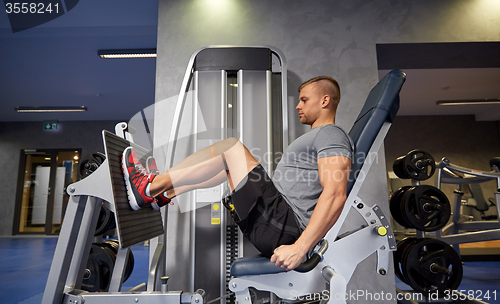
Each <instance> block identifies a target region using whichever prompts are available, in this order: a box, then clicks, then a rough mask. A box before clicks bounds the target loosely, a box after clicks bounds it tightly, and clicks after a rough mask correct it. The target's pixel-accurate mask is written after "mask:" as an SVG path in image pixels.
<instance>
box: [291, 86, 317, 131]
mask: <svg viewBox="0 0 500 304" xmlns="http://www.w3.org/2000/svg"><path fill="white" fill-rule="evenodd" d="M318 91H319V90H318V88H317V85H316V83H311V84H308V85H306V86H305V87H303V88H302V90H300V95H299V103H298V104H297V106H296V107H295V109H296V110H297V111H298V112H299V117H300V122H301V123H303V124H306V125H312V124H313V123H314V122H315V121H316V120H317V119H318V118H319V114H320V112H321V94H319V92H318Z"/></svg>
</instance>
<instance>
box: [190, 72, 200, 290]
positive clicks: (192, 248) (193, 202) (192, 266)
mask: <svg viewBox="0 0 500 304" xmlns="http://www.w3.org/2000/svg"><path fill="white" fill-rule="evenodd" d="M199 84H200V80H199V72H194V73H193V91H194V92H195V93H194V96H193V97H194V98H193V99H194V100H193V130H194V134H193V150H194V151H193V152H196V151H197V150H198V132H199V130H198V105H199V99H198V94H199V93H200V87H199ZM192 197H193V199H192V200H191V208H190V210H191V220H190V222H189V225H190V238H189V250H190V252H189V290H190V291H194V280H195V261H196V200H197V193H196V191H193V196H192Z"/></svg>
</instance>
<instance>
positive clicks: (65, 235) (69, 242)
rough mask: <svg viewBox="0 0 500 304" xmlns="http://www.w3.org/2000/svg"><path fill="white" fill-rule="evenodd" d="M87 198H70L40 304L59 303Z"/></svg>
mask: <svg viewBox="0 0 500 304" xmlns="http://www.w3.org/2000/svg"><path fill="white" fill-rule="evenodd" d="M86 201H87V196H80V197H75V196H71V197H70V199H69V202H68V207H67V209H66V214H65V216H64V221H63V224H62V227H61V232H60V233H59V239H58V240H57V245H56V250H55V252H54V258H53V259H52V265H51V266H50V271H49V276H48V279H47V284H46V286H45V292H44V293H43V298H42V304H53V303H61V302H62V300H63V292H64V284H65V282H66V277H67V274H68V270H69V267H70V264H71V258H72V256H73V252H74V248H75V244H76V239H77V236H78V230H79V228H80V223H81V221H82V217H83V212H84V210H85V202H86Z"/></svg>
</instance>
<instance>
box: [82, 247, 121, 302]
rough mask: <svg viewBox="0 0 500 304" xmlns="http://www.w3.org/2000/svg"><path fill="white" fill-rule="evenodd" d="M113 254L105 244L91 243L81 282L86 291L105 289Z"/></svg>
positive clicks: (107, 285)
mask: <svg viewBox="0 0 500 304" xmlns="http://www.w3.org/2000/svg"><path fill="white" fill-rule="evenodd" d="M115 259H116V258H115V255H114V254H113V252H112V251H111V250H110V249H109V248H107V247H106V246H102V245H101V244H92V246H91V248H90V253H89V259H88V260H87V266H86V269H85V274H84V277H83V282H82V289H83V290H86V291H91V292H96V291H107V290H108V288H109V283H110V282H111V274H112V271H113V267H114V265H115Z"/></svg>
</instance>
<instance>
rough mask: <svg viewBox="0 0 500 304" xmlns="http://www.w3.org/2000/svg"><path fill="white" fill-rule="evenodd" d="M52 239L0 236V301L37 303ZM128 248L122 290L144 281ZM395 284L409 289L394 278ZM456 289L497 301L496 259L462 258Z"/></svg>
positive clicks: (139, 258) (138, 259) (143, 249)
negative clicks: (129, 266) (130, 265)
mask: <svg viewBox="0 0 500 304" xmlns="http://www.w3.org/2000/svg"><path fill="white" fill-rule="evenodd" d="M56 243H57V239H56V238H0V257H1V260H0V299H1V300H0V301H1V303H7V304H40V302H41V301H42V296H43V292H44V290H45V284H46V281H47V276H48V274H49V270H50V265H51V263H52V257H53V254H54V250H55V247H56ZM132 252H133V253H134V271H133V272H132V274H131V276H130V277H129V279H128V280H127V281H126V282H125V283H124V284H123V287H122V290H123V291H126V290H129V289H131V288H132V287H135V286H137V285H139V284H141V283H145V282H147V277H148V263H149V262H148V260H149V247H147V246H143V245H137V246H133V247H132ZM396 287H398V288H400V289H402V290H409V289H410V288H409V287H408V286H407V285H406V284H404V283H402V282H401V281H399V280H398V279H396ZM458 289H459V290H461V291H462V292H464V293H470V294H473V295H474V296H475V297H479V296H481V298H482V300H483V301H485V302H487V303H491V304H500V262H465V263H464V278H463V280H462V284H461V285H460V287H459V288H458ZM487 294H488V295H489V297H490V298H489V299H487V298H486V297H485V296H486V295H487Z"/></svg>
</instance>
